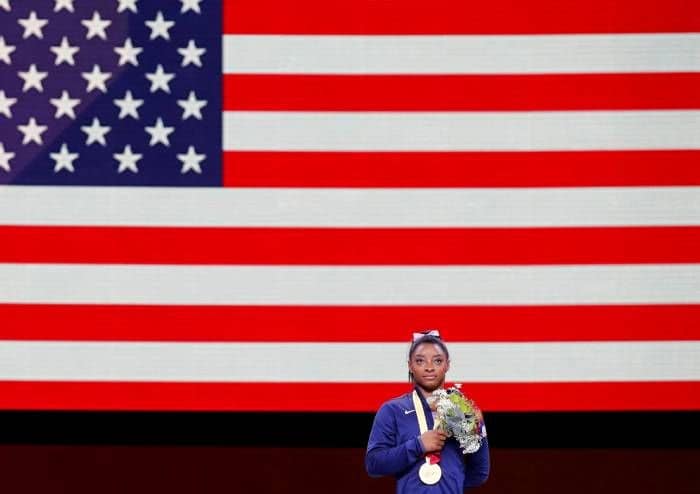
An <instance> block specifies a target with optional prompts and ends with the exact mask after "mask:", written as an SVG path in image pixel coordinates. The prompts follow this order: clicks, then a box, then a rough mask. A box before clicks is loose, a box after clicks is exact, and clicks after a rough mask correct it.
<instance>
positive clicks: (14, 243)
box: [0, 226, 700, 265]
mask: <svg viewBox="0 0 700 494" xmlns="http://www.w3.org/2000/svg"><path fill="white" fill-rule="evenodd" d="M0 245H2V246H3V248H2V249H0V262H17V263H20V262H31V263H79V264H89V263H105V264H122V263H124V264H209V265H211V264H251V265H319V264H322V265H406V264H409V265H410V264H421V265H453V264H489V265H520V264H619V263H622V264H632V263H694V262H699V261H700V227H697V226H694V227H595V228H594V227H582V228H196V227H192V228H172V227H171V228H165V227H68V226H65V227H61V226H59V227H54V226H0ZM124 246H128V248H125V247H124ZM514 246H517V248H514Z"/></svg>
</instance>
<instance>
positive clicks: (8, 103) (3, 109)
mask: <svg viewBox="0 0 700 494" xmlns="http://www.w3.org/2000/svg"><path fill="white" fill-rule="evenodd" d="M15 103H17V98H8V97H7V96H5V91H0V113H2V114H3V115H5V116H6V117H7V118H12V110H10V108H12V105H14V104H15Z"/></svg>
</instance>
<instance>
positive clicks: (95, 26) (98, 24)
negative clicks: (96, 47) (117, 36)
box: [80, 11, 112, 39]
mask: <svg viewBox="0 0 700 494" xmlns="http://www.w3.org/2000/svg"><path fill="white" fill-rule="evenodd" d="M80 23H81V24H82V25H83V26H85V27H86V28H87V30H88V32H87V34H86V35H85V38H86V39H90V38H93V37H95V36H97V37H100V38H102V39H107V33H106V32H105V29H107V27H109V25H110V24H112V21H110V20H102V18H101V17H100V13H99V12H97V11H94V12H93V13H92V19H90V20H88V19H85V20H82V21H80Z"/></svg>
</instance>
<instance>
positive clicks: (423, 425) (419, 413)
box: [413, 389, 440, 465]
mask: <svg viewBox="0 0 700 494" xmlns="http://www.w3.org/2000/svg"><path fill="white" fill-rule="evenodd" d="M413 408H415V409H416V418H417V419H418V430H419V431H420V433H421V434H423V433H425V432H428V421H427V420H426V419H425V410H423V403H421V401H420V398H419V397H418V391H416V390H415V389H414V390H413ZM435 426H437V421H435V423H434V424H433V429H435ZM439 461H440V454H435V453H430V454H427V455H425V462H426V463H427V464H429V465H434V464H435V463H438V462H439Z"/></svg>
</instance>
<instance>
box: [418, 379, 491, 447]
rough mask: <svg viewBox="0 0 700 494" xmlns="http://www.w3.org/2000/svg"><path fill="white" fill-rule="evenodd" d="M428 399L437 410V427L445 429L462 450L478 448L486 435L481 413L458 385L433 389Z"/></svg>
mask: <svg viewBox="0 0 700 494" xmlns="http://www.w3.org/2000/svg"><path fill="white" fill-rule="evenodd" d="M428 401H429V403H430V406H431V408H433V407H434V410H436V411H437V416H438V418H437V420H439V424H438V426H437V427H438V428H439V429H441V430H443V431H445V432H446V433H447V435H448V437H454V438H455V439H456V440H457V442H458V443H459V446H460V448H461V449H462V452H464V453H474V452H476V451H478V450H479V448H480V447H481V441H482V440H483V439H484V437H486V429H485V428H484V426H483V425H484V419H483V415H482V414H481V410H479V408H478V407H477V406H476V405H475V404H474V402H473V401H472V400H470V399H469V398H467V397H466V396H464V394H462V392H461V391H460V390H459V385H455V386H453V387H451V388H449V389H438V390H435V391H433V394H432V397H431V398H430V399H429V400H428Z"/></svg>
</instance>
